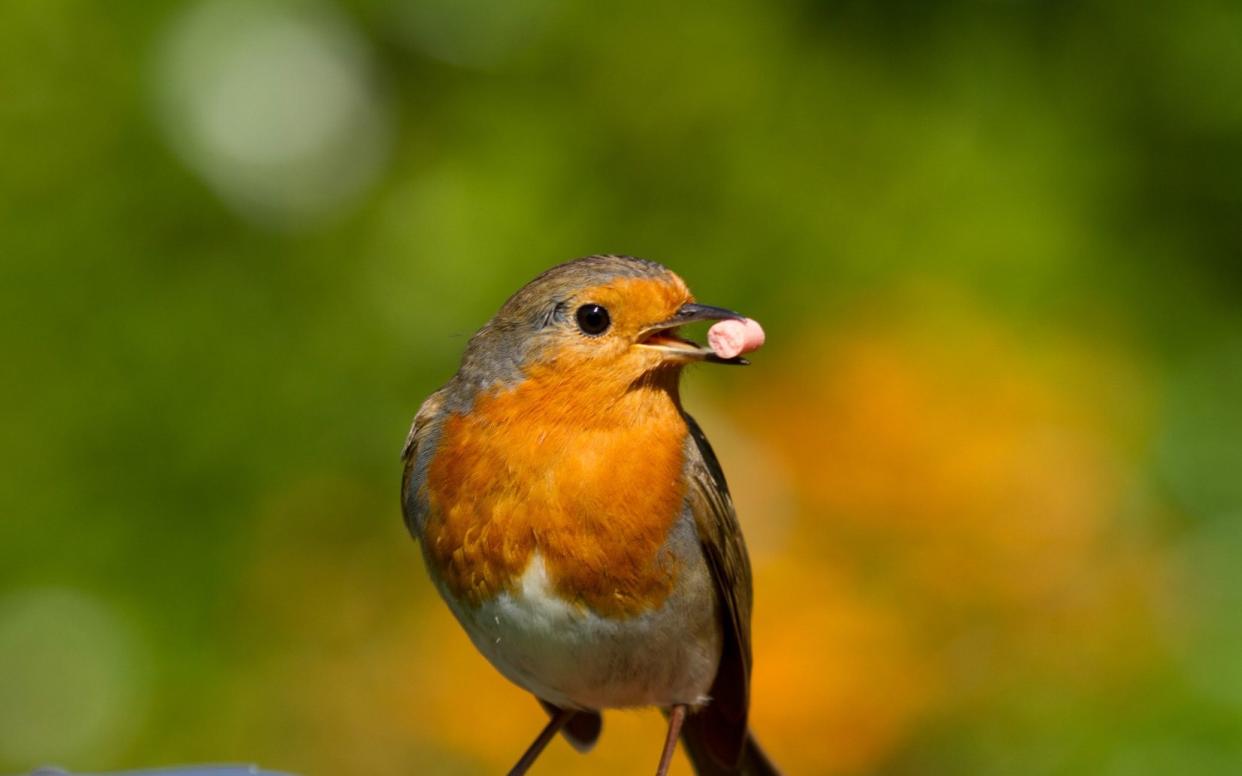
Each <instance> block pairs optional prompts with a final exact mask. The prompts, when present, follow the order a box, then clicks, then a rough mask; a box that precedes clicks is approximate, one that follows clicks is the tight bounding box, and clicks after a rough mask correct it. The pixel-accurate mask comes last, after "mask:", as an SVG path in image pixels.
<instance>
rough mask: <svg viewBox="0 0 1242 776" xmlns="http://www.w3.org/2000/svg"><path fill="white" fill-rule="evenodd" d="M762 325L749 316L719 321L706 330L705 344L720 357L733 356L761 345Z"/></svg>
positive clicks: (762, 336)
mask: <svg viewBox="0 0 1242 776" xmlns="http://www.w3.org/2000/svg"><path fill="white" fill-rule="evenodd" d="M763 340H764V334H763V327H762V326H760V325H759V322H758V321H752V320H751V319H750V318H745V319H743V320H740V321H737V320H728V321H720V322H718V323H716V324H715V325H714V326H712V327H711V328H710V329H708V330H707V344H708V345H709V346H711V349H712V351H713V352H714V353H715V354H716V355H718V356H720V357H721V358H734V357H736V356H740V355H742V354H743V353H749V352H751V351H752V350H758V349H759V348H760V347H762V345H763Z"/></svg>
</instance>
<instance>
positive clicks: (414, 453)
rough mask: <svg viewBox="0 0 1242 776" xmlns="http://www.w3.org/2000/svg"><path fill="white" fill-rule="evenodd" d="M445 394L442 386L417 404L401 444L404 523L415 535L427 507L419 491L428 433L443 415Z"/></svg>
mask: <svg viewBox="0 0 1242 776" xmlns="http://www.w3.org/2000/svg"><path fill="white" fill-rule="evenodd" d="M443 394H444V390H443V389H441V390H439V391H436V392H435V393H433V394H431V395H430V396H428V397H427V400H426V401H424V402H423V406H421V407H419V408H418V414H416V415H415V416H414V423H413V424H412V425H411V426H410V433H409V434H408V435H407V436H406V438H405V446H404V447H402V448H401V460H402V461H404V463H405V468H404V470H403V471H402V473H401V512H402V514H403V515H404V516H405V527H406V528H407V529H408V530H409V532H410V535H411V536H413V537H414V538H415V539H417V538H419V535H420V534H421V533H422V522H423V520H422V518H423V515H422V513H423V512H424V511H425V509H426V506H425V504H424V503H423V499H422V497H421V496H420V495H419V493H418V490H419V488H420V486H421V485H422V478H423V477H425V476H426V475H427V472H426V460H427V458H428V455H429V453H430V450H427V449H424V448H426V447H427V446H428V444H429V441H428V437H429V436H430V435H431V434H432V432H433V431H434V430H435V428H436V426H437V424H436V423H433V421H435V420H436V419H438V418H439V417H440V408H441V407H442V406H443V404H444V396H443Z"/></svg>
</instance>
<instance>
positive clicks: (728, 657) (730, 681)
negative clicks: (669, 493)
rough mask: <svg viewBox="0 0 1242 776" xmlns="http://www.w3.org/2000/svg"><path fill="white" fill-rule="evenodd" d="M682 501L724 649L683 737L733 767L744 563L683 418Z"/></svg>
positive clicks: (737, 753)
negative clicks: (686, 439)
mask: <svg viewBox="0 0 1242 776" xmlns="http://www.w3.org/2000/svg"><path fill="white" fill-rule="evenodd" d="M685 418H686V425H687V426H688V427H689V429H690V436H691V438H692V439H693V440H694V445H693V446H689V447H690V450H689V452H688V455H689V461H688V466H687V471H688V474H689V482H690V487H689V491H688V495H687V498H688V499H689V503H690V508H691V510H692V511H693V513H694V518H695V522H696V524H697V527H698V532H699V539H700V541H701V542H702V546H703V553H704V555H705V556H706V557H707V563H708V566H709V567H710V568H711V572H712V581H713V582H714V584H715V588H716V595H717V598H718V600H719V602H720V611H721V626H722V628H723V630H724V646H723V651H722V654H721V657H720V668H719V669H718V670H717V672H716V679H715V681H714V682H713V683H712V688H711V691H710V694H711V699H712V700H711V703H709V704H708V705H707V707H706V708H705V709H703V710H702V711H701V712H699V713H698V714H692V715H691V716H690V718H689V719H687V720H686V728H687V735H688V736H691V737H694V738H697V739H698V740H699V742H701V743H702V744H704V745H706V747H707V749H708V751H709V752H710V753H711V754H712V755H713V756H714V757H715V758H716V759H717V760H719V761H720V762H721V763H722V764H726V765H733V764H735V763H737V762H738V760H739V758H740V757H741V754H742V750H743V748H744V747H745V744H746V717H747V710H748V708H749V705H750V660H751V656H750V609H751V596H752V589H751V578H750V560H749V558H748V557H747V554H746V543H745V542H744V541H743V539H742V530H741V528H740V527H739V526H738V522H737V513H736V512H735V511H734V509H733V499H732V498H730V497H729V486H728V485H727V484H726V483H725V477H724V472H723V471H722V470H721V468H720V462H719V461H717V460H716V454H715V453H714V452H712V448H711V445H710V444H708V442H707V437H706V436H704V434H703V430H702V429H701V428H699V424H698V423H696V422H695V420H694V418H691V417H690V416H689V415H686V416H685Z"/></svg>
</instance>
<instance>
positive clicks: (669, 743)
mask: <svg viewBox="0 0 1242 776" xmlns="http://www.w3.org/2000/svg"><path fill="white" fill-rule="evenodd" d="M685 721H686V704H684V703H679V704H677V705H676V706H674V707H673V708H672V709H671V710H669V713H668V737H667V738H665V739H664V751H663V752H662V753H661V754H660V767H659V768H657V769H656V776H666V774H668V766H669V764H670V763H672V762H673V750H674V749H676V748H677V736H679V735H681V723H683V722H685Z"/></svg>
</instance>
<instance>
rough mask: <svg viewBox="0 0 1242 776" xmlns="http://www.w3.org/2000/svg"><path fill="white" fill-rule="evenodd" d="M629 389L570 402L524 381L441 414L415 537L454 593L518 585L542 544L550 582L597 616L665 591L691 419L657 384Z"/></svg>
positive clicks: (466, 595) (650, 600) (670, 578)
mask: <svg viewBox="0 0 1242 776" xmlns="http://www.w3.org/2000/svg"><path fill="white" fill-rule="evenodd" d="M633 394H634V395H632V396H627V397H626V398H625V399H624V400H623V401H622V402H618V403H617V404H616V405H614V406H612V407H610V408H607V409H601V408H600V406H598V405H596V406H594V407H585V406H584V407H583V413H581V414H573V413H568V412H566V408H565V405H564V402H565V401H567V400H566V399H565V398H564V397H543V396H541V395H540V394H539V393H538V392H537V388H532V387H529V386H525V387H524V386H518V387H517V388H514V389H511V390H509V391H505V392H502V393H497V394H494V395H490V396H483V397H479V398H478V399H477V400H476V402H475V404H474V407H473V409H472V411H471V412H469V413H467V414H463V415H454V416H451V417H450V418H448V419H447V420H446V421H445V423H444V426H443V429H442V431H441V436H440V441H439V444H438V446H437V449H436V452H435V455H434V456H433V457H432V461H431V464H430V466H429V468H428V472H427V478H426V484H425V488H426V496H427V502H428V506H429V510H428V518H427V523H426V526H425V528H424V534H423V540H424V542H426V551H427V554H428V556H429V560H430V561H431V562H432V563H433V564H434V565H435V567H436V569H435V570H436V572H437V573H438V575H439V576H440V578H441V580H442V581H443V583H444V584H445V585H446V586H447V587H448V589H449V590H450V591H451V592H452V593H453V594H454V595H455V596H456V597H457V598H458V599H459V600H465V601H466V602H468V603H470V604H472V605H477V604H479V603H481V602H482V601H485V600H488V599H490V598H492V597H494V596H496V595H498V594H500V593H501V592H504V591H510V592H512V591H514V590H515V589H516V588H517V586H518V585H519V584H520V579H521V577H522V575H523V573H524V572H525V571H526V569H527V567H528V565H529V564H530V562H531V559H532V557H533V556H534V554H535V553H536V552H538V554H539V558H540V559H541V560H542V562H543V564H544V567H545V568H546V573H547V577H548V582H549V584H550V586H551V590H552V591H553V592H554V593H555V594H556V595H558V596H560V597H561V598H563V599H565V600H566V601H568V602H570V603H571V604H575V605H580V606H586V607H589V608H590V609H592V610H594V611H595V612H597V613H599V614H601V615H611V616H620V617H625V616H632V615H636V614H639V613H642V612H644V611H647V610H649V609H651V608H654V607H656V606H659V605H660V604H661V603H662V602H663V601H664V600H665V599H666V598H667V597H668V595H669V593H670V591H671V590H672V586H673V583H674V581H675V580H676V577H677V572H678V568H677V561H676V559H675V558H673V557H672V556H671V555H670V554H669V553H667V552H664V551H663V550H662V548H663V547H664V545H665V540H666V539H667V537H668V535H669V531H670V529H671V528H672V526H673V524H674V522H675V521H676V520H677V519H678V517H679V516H680V514H681V510H682V504H683V502H684V498H685V484H684V482H683V479H682V470H683V465H684V455H685V453H684V444H685V438H686V426H685V422H684V421H683V420H682V418H681V415H680V412H679V411H678V410H677V407H676V404H675V402H674V401H673V399H672V398H671V397H670V396H668V395H667V394H666V393H664V392H663V391H656V390H637V391H634V392H633ZM545 401H560V402H561V405H560V406H559V407H558V409H557V411H544V407H543V402H545ZM568 401H571V402H572V399H569V400H568ZM588 410H589V411H588Z"/></svg>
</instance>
